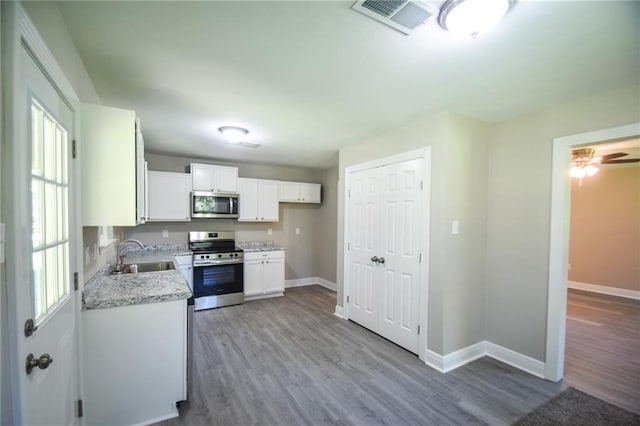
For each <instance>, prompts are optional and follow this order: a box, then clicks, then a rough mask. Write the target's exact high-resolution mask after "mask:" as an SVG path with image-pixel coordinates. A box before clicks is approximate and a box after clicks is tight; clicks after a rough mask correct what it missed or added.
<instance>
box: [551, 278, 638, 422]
mask: <svg viewBox="0 0 640 426" xmlns="http://www.w3.org/2000/svg"><path fill="white" fill-rule="evenodd" d="M563 386H564V387H568V386H573V387H575V388H577V389H580V390H582V391H584V392H586V393H588V394H591V395H594V396H597V397H599V398H602V399H604V400H606V401H608V402H611V403H612V404H615V405H618V406H620V407H622V408H626V409H627V410H631V411H635V412H636V413H640V301H638V300H633V299H625V298H622V297H614V296H607V295H602V294H597V293H589V292H585V291H580V290H569V293H568V295H567V338H566V344H565V376H564V383H563Z"/></svg>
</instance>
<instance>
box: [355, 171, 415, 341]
mask: <svg viewBox="0 0 640 426" xmlns="http://www.w3.org/2000/svg"><path fill="white" fill-rule="evenodd" d="M422 161H423V160H422V159H413V160H407V161H403V162H398V163H393V164H388V165H385V166H382V167H374V168H370V169H365V170H361V171H355V172H352V173H351V174H350V180H349V182H350V187H349V194H350V195H349V240H348V243H349V246H348V262H347V265H348V274H349V275H348V279H349V280H350V294H349V317H350V319H352V320H353V321H355V322H357V323H359V324H361V325H363V326H365V327H367V328H369V329H370V330H372V331H374V332H376V333H378V334H380V335H381V336H383V337H385V338H387V339H389V340H391V341H392V342H394V343H396V344H398V345H400V346H402V347H404V348H405V349H407V350H409V351H411V352H414V353H417V352H418V325H419V308H420V305H419V293H420V292H419V290H420V261H421V259H420V247H421V241H420V235H421V226H422V185H421V181H422Z"/></svg>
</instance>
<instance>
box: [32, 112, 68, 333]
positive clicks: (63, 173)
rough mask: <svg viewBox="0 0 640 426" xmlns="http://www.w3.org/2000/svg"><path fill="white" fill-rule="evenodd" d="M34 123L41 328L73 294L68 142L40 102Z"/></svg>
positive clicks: (35, 258)
mask: <svg viewBox="0 0 640 426" xmlns="http://www.w3.org/2000/svg"><path fill="white" fill-rule="evenodd" d="M31 121H32V123H31V132H32V134H31V142H32V143H31V146H32V154H31V161H32V165H31V169H32V172H31V203H32V205H31V214H32V218H31V221H32V227H31V229H32V235H31V240H32V243H33V247H32V250H33V254H32V262H33V307H34V316H35V318H36V323H40V322H42V321H43V320H44V319H45V318H46V317H47V315H48V314H49V313H51V312H52V311H53V309H55V308H56V306H57V305H58V304H59V303H60V302H61V301H63V300H65V299H66V297H67V296H68V294H69V287H70V272H69V269H70V268H69V241H68V239H69V186H68V182H69V167H68V164H69V163H68V158H69V151H68V147H69V141H68V134H67V131H66V130H65V129H64V128H63V127H62V126H61V125H60V123H58V122H57V121H56V120H55V119H54V118H53V117H52V116H50V115H49V114H48V113H47V111H46V110H45V109H44V108H43V107H42V106H41V105H40V104H38V103H37V102H36V101H32V105H31Z"/></svg>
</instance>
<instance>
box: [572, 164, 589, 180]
mask: <svg viewBox="0 0 640 426" xmlns="http://www.w3.org/2000/svg"><path fill="white" fill-rule="evenodd" d="M570 174H571V177H574V178H583V177H585V176H586V175H587V172H586V171H585V170H584V169H583V168H582V167H578V166H572V167H571V171H570Z"/></svg>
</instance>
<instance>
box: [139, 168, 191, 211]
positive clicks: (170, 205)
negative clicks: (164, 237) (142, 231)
mask: <svg viewBox="0 0 640 426" xmlns="http://www.w3.org/2000/svg"><path fill="white" fill-rule="evenodd" d="M190 192H191V175H190V174H188V173H171V172H156V171H153V170H149V172H148V174H147V221H148V222H152V221H158V222H171V221H177V222H186V221H189V220H191V214H190V211H189V207H190V204H189V193H190Z"/></svg>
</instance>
